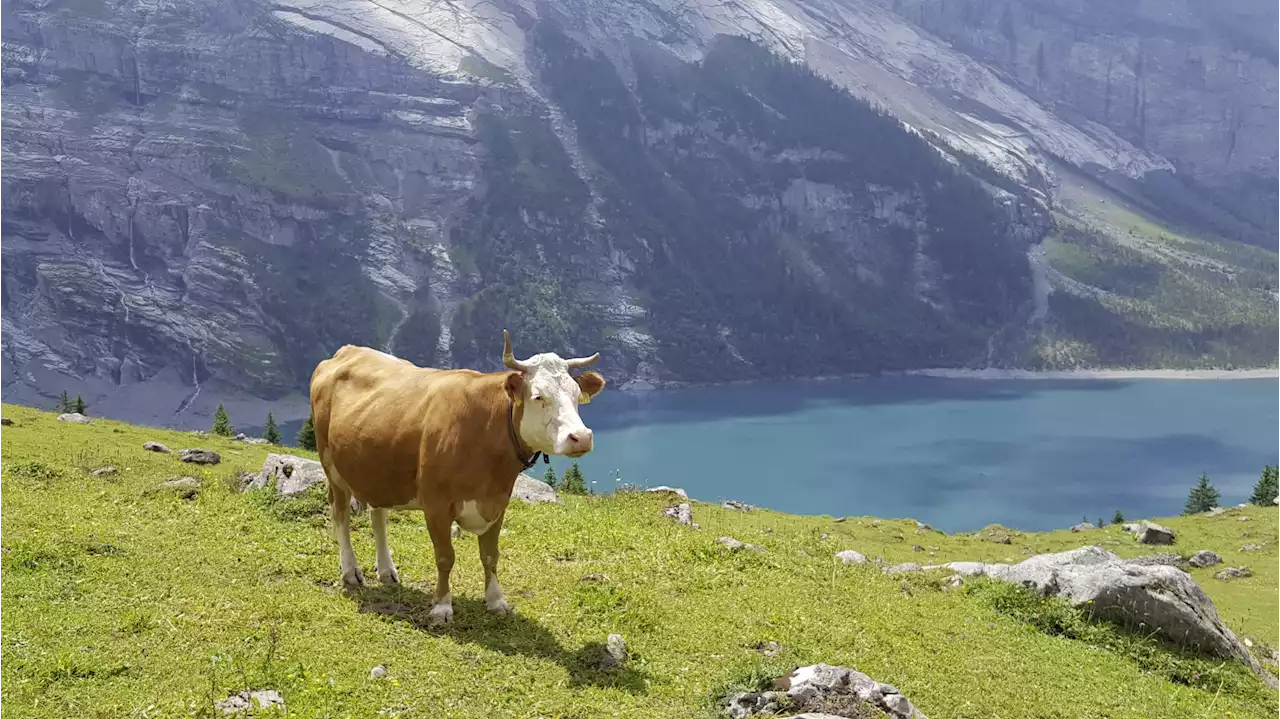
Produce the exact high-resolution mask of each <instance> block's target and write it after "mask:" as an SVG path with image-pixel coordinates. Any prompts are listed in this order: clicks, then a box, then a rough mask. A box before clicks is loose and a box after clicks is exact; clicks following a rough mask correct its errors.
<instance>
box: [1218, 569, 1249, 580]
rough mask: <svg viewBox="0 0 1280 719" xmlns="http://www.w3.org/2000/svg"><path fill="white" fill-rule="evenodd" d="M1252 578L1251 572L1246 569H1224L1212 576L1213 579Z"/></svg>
mask: <svg viewBox="0 0 1280 719" xmlns="http://www.w3.org/2000/svg"><path fill="white" fill-rule="evenodd" d="M1252 576H1253V571H1252V570H1250V569H1249V568H1248V567H1227V568H1226V569H1224V570H1222V571H1221V572H1218V573H1217V574H1215V575H1213V578H1214V579H1221V580H1224V581H1225V580H1228V579H1245V578H1248V577H1252Z"/></svg>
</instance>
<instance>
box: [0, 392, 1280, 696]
mask: <svg viewBox="0 0 1280 719" xmlns="http://www.w3.org/2000/svg"><path fill="white" fill-rule="evenodd" d="M3 412H4V416H5V417H8V418H10V419H12V420H14V422H15V424H14V425H13V426H10V427H5V428H4V430H3V438H2V439H3V441H2V442H0V449H2V452H3V478H2V480H0V486H2V487H3V490H4V499H5V507H4V509H5V511H4V519H5V520H7V521H6V522H5V524H6V526H7V531H5V533H4V536H3V555H2V560H3V564H2V565H0V569H2V570H3V579H4V582H3V589H2V592H0V593H2V595H3V600H4V603H5V607H6V609H7V611H8V613H7V614H5V615H4V616H5V619H4V632H3V663H2V666H0V676H2V678H3V701H4V703H5V706H7V707H8V708H9V711H10V712H11V713H13V714H14V716H23V717H50V718H53V717H66V716H78V717H81V716H83V717H128V716H139V717H140V716H147V717H189V716H214V715H215V711H214V708H213V707H214V704H215V702H217V701H219V700H221V699H224V698H226V697H227V696H228V695H229V694H232V693H235V692H238V691H241V690H244V689H254V690H256V689H276V690H278V691H280V693H281V694H282V695H283V696H284V697H285V700H286V701H287V703H288V713H289V715H290V716H298V717H322V716H323V717H347V716H350V717H394V716H399V717H439V716H449V717H498V716H502V717H506V716H512V717H535V716H539V717H583V718H586V717H597V716H617V717H682V718H683V717H712V716H717V715H718V709H717V707H716V705H715V702H716V701H717V700H718V699H719V697H721V696H723V693H724V691H726V690H727V688H730V687H744V686H756V685H758V684H759V683H760V682H761V681H762V680H764V679H767V678H769V677H773V676H777V675H780V674H783V673H785V672H788V671H790V670H791V669H794V668H795V667H796V666H800V665H804V664H809V663H813V662H817V661H825V662H828V663H833V664H843V665H847V666H852V667H855V668H857V669H859V670H860V671H863V672H866V673H868V674H870V675H871V676H873V677H875V678H877V679H879V680H881V681H886V682H890V683H892V684H894V685H896V686H897V687H899V688H900V689H901V690H902V691H903V693H904V694H906V695H907V696H908V697H910V698H911V700H912V701H913V702H914V703H915V704H916V705H917V706H919V707H920V708H921V709H922V710H923V711H924V712H925V713H927V714H929V715H930V716H934V717H1112V718H1118V717H1134V718H1138V717H1143V718H1145V717H1153V716H1159V717H1206V716H1234V717H1263V716H1267V717H1272V716H1274V715H1275V709H1276V703H1277V695H1276V692H1275V691H1274V690H1271V689H1268V688H1266V687H1265V686H1264V685H1263V684H1262V683H1261V682H1260V681H1258V680H1257V679H1256V678H1254V677H1252V676H1251V675H1249V674H1248V673H1247V671H1245V670H1244V669H1243V668H1241V667H1239V666H1238V665H1236V664H1233V663H1230V662H1221V661H1213V660H1208V659H1205V658H1203V657H1193V656H1183V655H1180V654H1178V653H1176V652H1170V651H1168V650H1167V649H1166V648H1165V647H1163V646H1162V645H1159V644H1157V643H1155V642H1154V641H1153V640H1150V639H1149V638H1145V637H1137V636H1133V635H1130V634H1127V633H1124V632H1121V631H1119V630H1116V629H1114V628H1112V627H1109V626H1107V625H1098V624H1093V623H1090V622H1088V621H1087V620H1086V619H1084V618H1083V617H1081V616H1080V615H1078V614H1075V613H1074V610H1070V609H1068V608H1066V607H1064V606H1063V605H1061V604H1060V603H1057V602H1052V601H1050V602H1046V601H1045V600H1038V599H1035V598H1033V597H1029V596H1025V595H1021V594H1019V593H1018V591H1016V590H1014V588H1011V587H995V586H991V585H983V584H981V583H978V584H974V585H971V586H970V587H968V588H967V589H965V590H964V591H942V590H941V582H940V581H939V579H940V577H935V576H933V575H932V574H921V575H911V576H907V577H905V578H904V577H903V576H894V577H888V576H885V575H883V574H881V573H880V572H879V571H877V570H876V569H875V567H872V566H862V567H849V568H845V567H841V566H838V565H837V563H836V562H834V561H833V559H832V554H833V553H834V552H836V551H839V550H841V549H857V550H859V551H861V552H863V553H864V554H866V555H867V556H869V557H883V558H884V559H885V560H886V561H887V562H904V561H919V562H921V563H928V562H942V561H947V560H959V559H983V560H999V561H1018V560H1019V559H1021V558H1023V557H1025V556H1027V555H1030V554H1033V553H1039V552H1046V551H1056V550H1062V549H1067V548H1074V547H1077V546H1080V545H1082V544H1087V543H1101V544H1103V546H1106V547H1107V548H1109V549H1112V550H1113V551H1116V552H1117V553H1119V554H1122V555H1126V556H1134V555H1139V554H1144V553H1148V551H1149V549H1150V548H1144V547H1141V546H1138V545H1136V544H1134V542H1133V540H1132V539H1131V538H1129V537H1128V536H1127V535H1124V534H1123V533H1121V532H1120V531H1119V529H1118V528H1111V529H1106V530H1094V531H1091V532H1086V533H1084V534H1071V533H1069V532H1066V531H1059V532H1050V533H1045V534H1022V533H1017V532H1010V534H1011V535H1012V537H1013V543H1012V544H1009V545H1003V544H996V543H994V542H991V541H988V540H987V538H986V537H987V535H986V534H981V533H974V534H969V535H957V536H947V535H944V534H941V533H938V532H933V531H930V530H927V529H918V528H917V527H916V525H915V523H914V522H912V521H908V520H882V521H879V522H878V523H873V521H872V520H871V519H870V518H850V519H848V520H846V521H843V522H836V521H835V520H834V519H832V518H830V517H799V516H791V515H784V514H778V513H774V512H769V511H764V510H758V511H755V512H750V513H739V512H732V511H727V510H722V509H720V508H719V507H718V506H714V505H706V504H701V503H695V505H694V513H695V519H696V521H698V522H699V523H700V524H701V525H702V529H701V530H690V529H687V528H683V527H680V526H677V525H675V524H674V523H672V522H670V521H669V520H666V519H664V518H662V517H661V516H659V514H660V510H661V509H662V507H663V506H665V503H664V500H663V499H662V498H660V497H656V496H652V495H647V494H631V493H628V494H622V495H617V496H611V497H566V498H565V501H564V504H562V505H537V506H526V505H523V504H520V503H518V502H517V503H515V504H513V505H512V507H511V509H510V510H509V512H508V515H507V520H506V524H505V527H506V530H507V533H506V536H505V537H504V538H503V540H502V548H503V555H502V565H501V569H500V572H501V576H502V580H503V584H504V585H505V587H506V589H507V593H508V596H509V597H510V599H511V601H512V603H513V604H514V605H515V607H516V612H517V613H516V615H515V616H512V617H506V618H501V617H493V616H490V615H488V614H487V613H486V612H485V611H484V603H483V599H482V593H483V590H482V587H481V571H480V563H479V559H478V556H477V550H476V543H475V540H474V538H472V537H470V535H467V536H465V537H464V538H463V539H460V540H458V541H457V542H456V546H457V549H458V562H457V564H456V566H455V570H454V572H455V573H454V579H455V585H454V595H455V604H454V608H455V620H454V624H453V625H451V626H449V627H448V628H445V629H430V628H428V627H427V626H426V623H425V618H426V613H427V611H428V610H429V602H430V599H429V598H430V594H431V586H432V582H433V578H434V571H433V567H434V560H433V557H432V552H431V546H430V541H429V539H428V537H427V532H426V528H425V526H424V524H423V522H422V520H421V517H420V516H417V515H415V514H412V513H398V514H394V515H393V516H392V520H391V522H390V527H389V534H390V538H391V543H392V547H393V548H394V550H395V553H396V561H397V563H398V564H399V568H400V576H401V580H402V581H403V582H404V584H403V585H402V586H400V587H392V588H388V587H382V586H380V585H378V584H377V582H376V580H374V579H373V576H374V574H373V571H372V564H373V543H372V538H371V536H370V532H369V530H368V521H367V517H366V516H365V515H363V514H361V515H357V520H356V531H355V533H354V535H353V536H354V540H355V545H356V551H357V554H358V556H359V558H360V561H361V564H362V565H363V566H364V568H365V573H366V576H367V577H368V578H369V580H370V584H369V586H368V587H366V588H365V589H364V590H362V591H359V592H355V593H344V592H343V591H342V590H341V589H340V588H339V587H338V586H337V585H336V578H337V574H338V572H337V564H338V561H337V546H336V543H335V541H334V540H333V539H332V538H331V536H330V535H329V533H328V531H327V529H326V519H325V512H324V505H323V502H320V501H316V500H317V499H318V497H319V494H317V495H316V496H312V497H304V498H303V499H301V500H297V501H296V502H289V503H282V502H281V501H280V500H276V499H273V498H272V497H270V496H269V495H264V494H261V493H255V492H248V493H238V492H236V491H235V486H236V484H237V482H236V480H235V477H236V474H237V473H238V472H240V471H250V472H253V471H256V470H257V469H258V468H259V467H260V466H261V463H262V461H263V459H264V458H265V456H266V454H267V453H268V452H269V451H270V449H269V448H267V447H263V446H260V445H240V444H238V443H234V442H231V441H229V440H226V439H223V438H215V437H212V436H206V437H194V436H192V435H191V434H189V433H180V432H173V431H166V430H158V429H148V428H141V427H132V426H129V425H124V424H119V423H115V422H109V421H106V420H95V421H94V424H92V425H87V426H86V425H75V424H69V423H61V422H57V421H56V420H55V419H54V417H53V415H51V414H48V413H43V412H38V411H36V410H32V409H28V408H22V407H16V406H13V405H4V407H3ZM149 440H154V441H159V442H163V443H165V444H167V445H169V446H170V447H172V448H174V449H175V450H176V449H179V448H182V447H190V446H201V447H206V448H209V449H214V450H216V451H218V452H220V453H221V454H222V456H223V462H222V464H220V465H218V466H216V467H212V468H200V467H195V466H192V465H185V464H182V463H180V462H179V461H178V460H177V458H176V457H175V456H172V455H159V454H153V453H150V452H145V451H143V450H142V444H143V442H145V441H149ZM105 464H111V465H115V466H116V467H118V468H119V469H120V472H119V473H118V474H117V475H114V476H112V477H110V478H95V477H91V476H89V475H88V472H87V470H88V469H92V468H93V467H94V466H95V465H98V466H101V465H105ZM181 475H191V476H197V477H200V478H201V479H202V488H201V491H200V494H199V496H198V497H197V498H196V499H195V500H191V501H188V500H183V499H180V498H178V497H176V496H173V495H170V494H167V493H164V492H155V491H153V490H154V489H155V488H156V487H157V486H158V485H159V484H160V483H162V482H163V481H165V480H167V479H170V478H173V477H176V476H181ZM1240 516H1247V517H1250V521H1248V522H1241V521H1239V517H1240ZM1276 521H1277V518H1276V510H1275V509H1274V508H1270V507H1268V508H1257V507H1250V508H1247V509H1243V510H1232V511H1231V512H1229V513H1227V514H1225V515H1222V516H1219V517H1213V518H1210V517H1207V516H1197V517H1190V518H1172V519H1169V520H1167V521H1165V522H1164V523H1167V525H1168V526H1171V527H1172V528H1174V529H1175V530H1177V531H1178V533H1179V541H1178V546H1177V549H1178V551H1180V552H1182V553H1184V554H1190V553H1191V552H1194V551H1195V550H1197V549H1201V548H1210V549H1214V550H1215V551H1217V552H1218V553H1219V554H1221V555H1222V556H1223V558H1224V560H1225V562H1226V565H1227V566H1237V565H1240V564H1247V565H1248V566H1250V567H1251V568H1252V569H1253V571H1254V576H1253V577H1251V578H1248V579H1243V580H1237V581H1232V582H1223V581H1219V580H1215V579H1213V578H1212V574H1213V572H1214V570H1215V569H1220V567H1218V568H1209V569H1193V570H1192V574H1193V576H1195V578H1196V579H1197V580H1198V581H1199V582H1201V584H1202V585H1203V586H1204V587H1205V589H1206V591H1207V592H1208V593H1209V594H1210V596H1211V597H1212V598H1213V599H1214V601H1215V603H1216V604H1217V607H1218V610H1219V612H1220V614H1222V616H1223V617H1224V619H1225V620H1226V621H1227V623H1228V624H1229V625H1230V626H1231V627H1232V628H1233V629H1234V630H1235V631H1236V632H1237V633H1239V634H1242V635H1244V636H1248V637H1251V638H1252V639H1253V640H1254V641H1255V643H1256V644H1255V646H1257V647H1259V648H1261V647H1260V645H1261V644H1262V643H1265V644H1269V645H1272V646H1274V645H1275V644H1276V643H1277V642H1276V634H1277V611H1278V610H1280V606H1278V601H1277V592H1276V586H1277V581H1278V580H1280V576H1278V575H1280V570H1278V569H1277V549H1276V542H1277V526H1276ZM1246 532H1247V533H1248V536H1242V533H1246ZM725 534H728V535H732V536H734V537H736V538H738V539H741V540H743V541H746V542H750V543H753V544H758V545H760V546H762V547H764V548H765V549H766V550H767V553H765V554H756V553H754V552H739V553H732V552H729V551H728V550H725V549H723V548H722V547H720V546H719V545H718V544H716V542H715V539H716V537H718V536H721V535H725ZM1246 542H1251V543H1257V544H1261V545H1262V546H1263V548H1264V549H1263V551H1260V552H1255V553H1244V554H1242V553H1240V552H1239V551H1238V549H1239V546H1240V545H1242V544H1244V543H1246ZM913 544H918V545H921V546H923V547H925V551H923V552H916V551H912V549H911V547H912V545H913ZM589 574H603V575H605V577H607V579H606V580H604V581H595V582H592V581H582V578H583V577H584V576H586V575H589ZM611 632H617V633H621V634H622V635H623V636H624V637H626V639H627V642H628V645H629V649H630V651H631V657H632V658H631V661H630V663H629V665H628V666H627V668H626V669H625V670H623V671H620V672H617V673H614V674H604V673H601V672H599V671H597V670H596V669H595V668H594V664H595V657H596V654H597V652H598V651H599V646H600V644H601V643H603V642H604V640H605V637H606V636H607V635H608V634H609V633H611ZM762 641H777V642H778V643H780V644H781V645H782V647H783V650H782V652H781V653H780V654H778V655H777V656H774V657H765V656H764V655H763V654H761V653H759V652H758V651H756V650H755V649H754V648H753V647H754V645H756V644H757V643H758V642H762ZM378 664H382V665H384V666H386V668H387V669H388V672H389V675H388V677H387V678H385V679H381V680H372V679H370V678H369V670H370V669H371V668H372V667H373V666H375V665H378Z"/></svg>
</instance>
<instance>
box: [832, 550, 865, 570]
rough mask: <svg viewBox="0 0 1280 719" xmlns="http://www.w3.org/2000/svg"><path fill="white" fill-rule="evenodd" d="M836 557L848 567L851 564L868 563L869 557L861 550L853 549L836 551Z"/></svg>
mask: <svg viewBox="0 0 1280 719" xmlns="http://www.w3.org/2000/svg"><path fill="white" fill-rule="evenodd" d="M836 559H839V560H840V562H841V563H843V564H844V565H845V566H846V567H847V566H849V565H850V564H866V563H867V558H866V557H865V556H863V555H862V553H861V552H855V551H853V550H852V549H846V550H844V551H843V552H836Z"/></svg>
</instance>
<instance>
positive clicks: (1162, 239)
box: [1037, 169, 1277, 369]
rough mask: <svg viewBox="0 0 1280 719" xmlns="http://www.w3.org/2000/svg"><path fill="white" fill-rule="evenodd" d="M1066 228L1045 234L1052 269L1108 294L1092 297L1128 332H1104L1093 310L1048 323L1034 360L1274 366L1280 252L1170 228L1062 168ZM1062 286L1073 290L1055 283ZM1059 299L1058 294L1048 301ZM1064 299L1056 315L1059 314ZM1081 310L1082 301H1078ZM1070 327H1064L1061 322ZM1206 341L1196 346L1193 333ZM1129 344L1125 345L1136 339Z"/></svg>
mask: <svg viewBox="0 0 1280 719" xmlns="http://www.w3.org/2000/svg"><path fill="white" fill-rule="evenodd" d="M1061 190H1062V198H1061V199H1062V207H1061V214H1059V215H1058V216H1057V221H1058V223H1059V227H1060V229H1063V228H1068V227H1069V228H1075V229H1077V230H1079V231H1083V232H1085V233H1092V234H1093V236H1094V237H1093V241H1092V242H1093V243H1094V244H1092V245H1091V246H1082V245H1080V244H1078V243H1076V242H1073V241H1071V239H1070V238H1069V237H1066V236H1064V233H1061V232H1060V233H1059V234H1057V235H1054V236H1051V237H1049V238H1047V239H1046V240H1045V243H1044V247H1045V251H1046V257H1047V259H1048V261H1049V264H1050V266H1051V267H1053V268H1054V269H1055V270H1057V271H1058V272H1061V273H1062V274H1063V275H1065V276H1066V277H1068V278H1069V279H1070V280H1073V281H1076V282H1079V283H1082V284H1083V285H1086V286H1089V287H1093V288H1095V289H1096V290H1101V291H1102V292H1101V293H1100V294H1099V295H1098V297H1097V298H1095V299H1087V300H1082V301H1083V302H1085V303H1086V304H1092V303H1095V302H1096V303H1098V304H1100V305H1101V307H1100V308H1098V309H1099V310H1100V311H1101V312H1102V313H1103V314H1110V315H1113V316H1114V318H1115V321H1114V322H1112V323H1109V324H1112V325H1114V327H1115V328H1119V327H1121V326H1127V327H1128V329H1127V330H1124V331H1123V332H1121V334H1122V335H1123V336H1124V339H1121V338H1120V337H1117V336H1115V333H1114V332H1113V333H1112V336H1110V337H1107V336H1105V333H1102V332H1100V328H1099V326H1098V325H1099V324H1100V320H1099V319H1098V317H1096V316H1090V317H1083V316H1082V317H1078V318H1074V319H1071V318H1065V319H1064V318H1061V317H1057V319H1058V320H1059V321H1058V322H1053V321H1051V322H1050V325H1049V331H1048V332H1046V333H1045V334H1044V335H1043V336H1042V337H1041V338H1040V346H1039V348H1038V352H1037V354H1038V358H1037V364H1038V365H1043V366H1045V367H1046V368H1048V369H1064V368H1071V367H1076V366H1083V367H1098V366H1121V367H1159V368H1179V369H1202V368H1240V367H1260V366H1275V353H1276V348H1275V325H1276V322H1277V310H1276V300H1275V295H1274V294H1273V292H1274V290H1275V289H1276V288H1275V284H1274V281H1275V280H1274V278H1275V274H1276V262H1277V258H1276V253H1275V252H1272V251H1268V250H1265V249H1262V248H1259V247H1254V246H1251V245H1246V244H1241V243H1238V242H1234V241H1230V240H1225V239H1222V238H1214V237H1203V238H1202V237H1196V236H1193V235H1191V234H1188V233H1186V232H1181V231H1179V230H1177V229H1173V228H1171V227H1168V226H1165V225H1164V224H1161V222H1159V221H1158V220H1155V219H1153V218H1152V217H1150V216H1149V215H1147V214H1146V213H1144V212H1143V211H1142V210H1141V209H1139V208H1137V207H1136V206H1134V205H1132V204H1131V203H1129V202H1127V201H1125V200H1124V199H1123V198H1122V197H1120V196H1119V195H1116V194H1115V193H1112V192H1111V191H1109V190H1107V189H1105V188H1103V187H1101V186H1099V185H1098V184H1097V183H1095V182H1093V181H1091V180H1089V179H1087V178H1084V177H1082V176H1080V175H1078V174H1075V173H1071V172H1069V171H1067V170H1065V169H1064V170H1063V183H1062V187H1061ZM1053 285H1054V289H1055V290H1056V291H1059V292H1066V293H1072V292H1076V290H1074V289H1073V288H1070V287H1064V286H1062V283H1060V282H1054V283H1053ZM1052 304H1053V300H1051V305H1052ZM1065 309H1066V308H1063V307H1061V305H1059V306H1058V307H1056V308H1055V311H1053V312H1051V315H1054V316H1056V315H1061V313H1062V311H1064V310H1065ZM1077 311H1079V308H1077ZM1063 325H1065V326H1063ZM1195 337H1201V338H1206V339H1203V341H1201V342H1200V343H1199V345H1198V346H1197V347H1192V346H1191V344H1190V343H1191V342H1192V341H1193V338H1195ZM1130 342H1131V343H1132V346H1126V345H1128V344H1129V343H1130Z"/></svg>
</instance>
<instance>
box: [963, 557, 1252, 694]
mask: <svg viewBox="0 0 1280 719" xmlns="http://www.w3.org/2000/svg"><path fill="white" fill-rule="evenodd" d="M942 566H943V567H946V568H949V569H951V570H953V571H955V572H957V573H960V574H964V575H982V576H987V577H990V578H992V579H996V580H999V581H1004V582H1010V583H1013V584H1019V585H1022V586H1024V587H1027V588H1029V589H1032V590H1034V591H1037V592H1039V593H1040V594H1043V595H1046V596H1059V597H1062V598H1063V599H1065V600H1067V601H1068V602H1070V603H1071V604H1072V605H1075V606H1088V607H1089V609H1090V611H1091V612H1093V614H1094V615H1095V616H1097V617H1099V618H1101V619H1106V620H1109V621H1112V622H1115V623H1117V624H1122V625H1127V626H1134V627H1141V628H1143V630H1144V631H1148V632H1155V633H1157V634H1158V635H1160V636H1163V637H1164V638H1165V639H1166V640H1168V641H1170V642H1173V643H1175V644H1179V645H1182V646H1187V647H1195V648H1197V649H1199V650H1200V651H1204V652H1207V653H1209V654H1211V655H1214V656H1218V657H1222V658H1226V659H1237V660H1239V661H1241V662H1243V663H1244V664H1246V665H1248V666H1249V667H1250V668H1251V669H1253V670H1254V671H1255V672H1258V673H1259V676H1261V677H1262V678H1263V680H1264V681H1267V682H1268V683H1270V684H1271V685H1272V686H1275V678H1274V677H1271V678H1268V677H1267V676H1264V674H1265V672H1262V670H1261V667H1260V666H1259V665H1258V662H1257V660H1256V659H1254V658H1253V655H1252V654H1251V653H1250V652H1249V650H1248V649H1247V648H1246V647H1245V646H1244V645H1243V644H1241V643H1240V640H1239V639H1237V638H1236V636H1235V634H1233V633H1232V632H1231V630H1230V629H1228V628H1227V626H1226V624H1224V623H1223V621H1222V620H1221V619H1220V618H1219V617H1218V612H1217V609H1216V608H1215V607H1214V605H1213V601H1212V600H1211V599H1209V597H1208V595H1206V594H1205V593H1204V590H1203V589H1201V588H1200V585H1198V584H1196V582H1195V580H1194V579H1192V578H1191V575H1189V574H1187V573H1186V572H1184V571H1182V570H1181V569H1178V568H1176V567H1171V566H1167V565H1164V564H1140V563H1135V562H1133V561H1125V560H1123V559H1121V558H1120V557H1118V556H1116V555H1115V554H1113V553H1111V552H1108V551H1107V550H1105V549H1103V548H1101V547H1081V548H1079V549H1073V550H1070V551H1067V552H1059V553H1057V554H1040V555H1037V556H1034V557H1030V558H1029V559H1026V560H1024V561H1022V562H1020V563H1018V564H1014V565H1008V564H983V563H981V562H952V563H949V564H945V565H942ZM1220 574H1221V573H1220Z"/></svg>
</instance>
